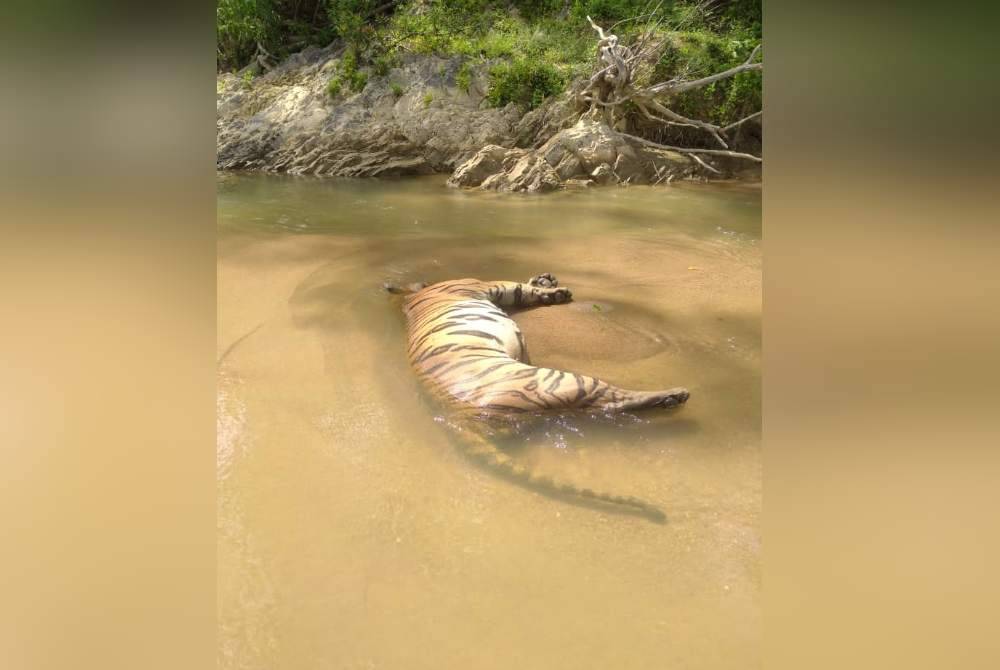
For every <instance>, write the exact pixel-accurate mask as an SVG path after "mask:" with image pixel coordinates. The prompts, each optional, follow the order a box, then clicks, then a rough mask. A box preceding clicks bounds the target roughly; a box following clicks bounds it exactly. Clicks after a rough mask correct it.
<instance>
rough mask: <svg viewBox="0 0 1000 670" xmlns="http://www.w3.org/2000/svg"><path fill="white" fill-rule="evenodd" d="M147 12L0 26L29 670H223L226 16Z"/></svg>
mask: <svg viewBox="0 0 1000 670" xmlns="http://www.w3.org/2000/svg"><path fill="white" fill-rule="evenodd" d="M139 11H142V12H143V14H137V15H135V16H131V17H128V16H122V15H117V14H114V13H110V12H108V11H107V10H106V9H104V10H102V11H98V8H96V7H89V6H88V5H86V4H79V3H75V4H70V3H66V4H65V5H58V4H57V5H53V4H51V3H43V4H42V5H39V6H37V7H35V8H34V9H32V8H31V7H28V6H21V7H19V8H18V11H17V12H16V13H11V14H9V15H6V16H5V17H4V19H3V21H2V22H0V24H2V26H3V28H0V30H2V31H3V34H2V35H0V43H2V44H3V51H4V58H3V59H0V82H2V85H3V89H4V94H3V96H2V97H3V102H2V103H0V109H2V112H0V176H2V178H0V212H2V215H0V220H2V238H0V239H2V242H0V310H2V311H3V317H2V319H0V450H2V454H3V459H2V463H0V510H2V511H0V515H2V521H0V546H2V547H3V549H2V550H0V580H2V587H0V591H2V593H3V598H2V600H3V604H2V605H0V659H2V661H0V664H2V665H3V667H5V668H11V669H12V670H15V669H17V670H21V669H25V670H26V669H28V668H30V669H32V670H36V669H39V670H41V669H46V668H80V669H83V668H95V669H96V668H100V669H101V670H110V669H112V668H123V669H124V668H129V669H132V668H163V669H164V670H168V669H169V670H177V669H179V668H192V669H193V668H210V667H213V666H214V664H215V649H214V647H215V622H214V619H215V574H214V572H215V537H214V536H215V523H214V514H215V504H214V502H215V501H214V492H215V488H214V483H215V478H214V464H215V457H214V444H215V422H214V408H215V402H214V395H215V393H214V390H215V376H214V365H215V337H214V334H215V178H214V175H215V171H214V146H215V145H214V134H215V124H214V106H213V104H212V101H213V95H214V93H213V90H214V88H213V79H214V70H215V66H214V48H215V45H214V40H215V36H214V18H213V7H212V5H205V6H204V7H202V8H199V9H196V10H194V12H193V13H191V12H188V11H186V10H185V9H184V7H183V6H175V7H172V8H171V9H170V10H167V9H159V10H156V12H155V14H153V15H146V14H145V13H146V12H149V13H150V14H152V13H153V9H152V8H147V9H141V10H139ZM5 14H7V12H5ZM190 26H196V28H195V29H192V28H190Z"/></svg>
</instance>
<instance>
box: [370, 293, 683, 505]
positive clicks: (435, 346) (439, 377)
mask: <svg viewBox="0 0 1000 670" xmlns="http://www.w3.org/2000/svg"><path fill="white" fill-rule="evenodd" d="M384 288H385V289H386V290H388V291H389V292H390V293H393V294H396V295H400V296H403V298H402V310H403V313H404V314H405V316H406V323H407V339H408V347H407V356H408V359H409V363H410V366H411V367H412V368H413V371H414V372H415V373H416V376H417V377H418V378H419V380H420V382H422V385H423V386H424V387H425V388H426V390H427V391H428V392H429V393H430V395H431V396H432V397H433V398H434V399H436V400H437V401H438V402H439V403H440V404H441V405H442V406H443V407H444V408H446V410H447V413H448V415H449V417H448V420H447V424H448V426H449V427H450V428H451V429H452V430H453V431H454V432H455V433H457V435H458V436H459V437H460V438H461V439H460V440H459V442H460V443H462V444H463V446H464V450H465V452H466V454H467V455H468V456H470V457H471V458H473V459H474V460H476V461H478V462H480V463H481V464H483V465H485V466H486V467H488V468H491V469H492V470H494V471H496V472H498V473H500V474H503V475H506V476H507V477H509V478H511V479H513V480H515V481H517V482H519V483H521V484H523V485H527V486H529V487H534V488H536V489H539V490H542V491H544V492H547V493H550V494H556V495H559V496H569V497H571V498H576V499H587V500H590V501H591V502H595V503H596V504H598V505H604V504H606V505H611V506H614V507H617V508H618V509H620V510H623V511H627V512H628V511H630V512H632V513H636V514H640V515H643V516H647V517H649V518H651V519H653V520H655V521H659V522H663V521H665V520H666V515H665V514H664V512H663V511H662V510H661V509H660V508H659V507H657V506H655V505H653V504H652V503H649V502H647V501H645V500H641V499H639V498H634V497H631V496H621V495H615V494H611V493H605V492H599V491H594V490H592V489H589V488H581V487H578V486H575V485H574V484H571V483H569V482H565V481H560V480H557V479H555V478H552V477H550V476H547V475H543V474H540V473H537V472H534V471H532V470H530V469H528V468H526V467H524V466H523V465H520V464H518V463H517V462H515V460H514V459H513V458H511V456H510V455H508V454H507V453H505V452H504V451H502V450H501V449H499V448H498V447H497V446H496V445H495V444H494V441H493V439H491V438H492V437H496V436H497V435H498V434H500V435H505V434H510V433H512V432H515V433H516V432H518V431H519V430H521V429H523V427H524V426H525V425H530V423H531V421H524V420H523V419H525V418H529V419H530V418H537V417H541V416H545V415H547V414H552V413H564V412H567V411H569V412H601V413H605V414H616V413H621V412H632V411H636V410H648V409H654V408H664V409H670V408H679V407H681V406H683V405H684V404H685V403H686V402H687V400H688V398H689V397H690V394H689V392H688V390H687V389H686V388H682V387H677V388H671V389H668V390H665V391H631V390H626V389H622V388H618V387H616V386H614V385H612V384H609V383H608V382H605V381H602V380H600V379H597V378H594V377H588V376H585V375H581V374H577V373H573V372H565V371H562V370H556V369H553V368H547V367H536V366H534V365H532V364H531V362H530V360H529V356H528V350H527V346H526V344H525V341H524V337H523V335H522V334H521V330H520V328H518V326H517V323H515V322H514V320H513V319H512V318H511V317H510V315H509V312H512V311H515V310H518V309H526V308H532V307H537V306H548V305H559V304H564V303H567V302H570V301H571V300H572V298H573V293H572V291H570V290H569V289H568V288H565V287H561V286H559V281H558V280H557V279H556V277H555V276H554V275H552V274H551V273H543V274H540V275H537V276H535V277H532V278H531V279H529V280H528V281H527V282H525V283H520V282H511V281H480V280H478V279H455V280H451V281H442V282H439V283H435V284H431V285H427V284H412V285H410V286H409V287H407V288H401V287H399V286H396V285H393V284H388V283H387V284H385V285H384ZM505 310H506V311H505Z"/></svg>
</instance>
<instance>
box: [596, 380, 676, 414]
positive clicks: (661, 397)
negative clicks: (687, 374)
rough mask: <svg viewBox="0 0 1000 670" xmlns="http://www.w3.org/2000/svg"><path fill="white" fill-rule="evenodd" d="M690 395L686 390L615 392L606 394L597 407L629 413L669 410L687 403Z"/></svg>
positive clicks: (608, 410)
mask: <svg viewBox="0 0 1000 670" xmlns="http://www.w3.org/2000/svg"><path fill="white" fill-rule="evenodd" d="M689 397H691V394H690V393H689V392H688V390H687V389H686V388H683V387H680V386H678V387H677V388H672V389H667V390H665V391H626V390H620V389H619V390H616V391H615V392H612V393H610V394H606V396H605V398H606V400H605V398H602V400H604V401H603V402H597V403H595V404H594V406H595V407H599V408H601V409H603V410H605V411H607V412H631V411H636V410H642V409H657V408H660V409H670V408H672V407H680V406H681V405H683V404H684V403H686V402H687V401H688V398H689Z"/></svg>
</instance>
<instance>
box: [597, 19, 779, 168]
mask: <svg viewBox="0 0 1000 670" xmlns="http://www.w3.org/2000/svg"><path fill="white" fill-rule="evenodd" d="M653 14H655V11H654V12H651V13H650V16H652V15H653ZM637 18H644V17H637ZM587 21H588V22H589V23H590V25H591V27H592V28H593V29H594V31H595V32H596V33H597V37H598V42H597V64H596V66H595V68H594V70H595V71H594V73H593V75H591V77H590V79H589V80H588V81H587V83H586V84H585V86H584V87H583V89H582V91H581V92H580V93H579V100H580V101H581V102H582V103H584V104H585V105H588V104H589V111H588V112H587V113H589V114H590V116H591V118H594V119H595V120H596V119H600V120H603V121H604V122H605V123H606V124H608V126H610V127H612V128H614V127H616V123H617V121H618V120H619V119H620V118H621V117H622V116H623V115H624V114H625V113H626V107H625V106H624V105H625V103H631V105H630V107H631V106H634V108H635V109H637V110H638V111H639V113H641V114H642V115H643V117H644V118H646V119H647V120H649V121H653V122H655V123H658V124H662V125H665V126H679V127H687V128H697V129H699V130H702V131H704V132H705V133H707V134H708V135H709V136H710V137H711V138H712V139H713V140H714V141H715V142H716V143H717V144H718V145H719V146H720V147H721V148H720V149H689V148H684V147H675V146H667V145H664V144H659V143H657V142H653V141H651V140H647V139H644V138H640V137H635V136H634V135H630V136H631V137H633V138H634V139H636V140H637V141H639V142H640V143H642V144H645V145H647V146H651V147H657V148H662V149H669V150H671V151H676V152H678V153H682V154H685V155H688V156H690V157H691V159H692V160H694V161H695V162H696V163H698V164H699V165H701V166H702V167H703V168H705V169H706V170H709V171H710V172H714V173H717V174H718V173H719V170H718V169H716V168H715V167H713V166H712V165H711V164H709V163H708V161H707V160H704V158H703V157H704V156H726V157H729V158H737V159H742V160H749V161H754V162H757V163H760V162H762V159H761V157H759V156H754V155H752V154H747V153H742V152H738V151H732V150H731V149H730V146H729V144H730V140H729V139H728V137H727V135H728V133H730V131H732V130H734V129H736V128H738V127H739V126H741V125H742V124H744V123H746V122H747V121H750V120H753V119H757V118H760V117H761V115H762V114H763V111H758V112H754V113H753V114H751V115H749V116H747V117H745V118H743V119H740V120H739V121H736V122H735V123H730V124H728V125H726V126H718V125H715V124H713V123H709V122H707V121H701V120H699V119H690V118H687V117H685V116H682V115H681V114H678V113H677V112H675V111H673V110H672V109H670V107H669V106H668V104H669V102H670V100H671V99H672V98H673V97H674V96H677V95H679V94H681V93H684V92H685V91H691V90H694V89H698V88H702V87H704V86H708V85H709V84H712V83H714V82H717V81H721V80H723V79H728V78H730V77H734V76H736V75H737V74H740V73H741V72H752V71H763V69H764V64H763V63H762V62H760V61H758V60H757V56H758V54H759V53H760V46H759V45H758V46H757V47H756V48H755V49H754V50H753V51H752V52H751V54H750V56H749V57H748V58H747V59H746V61H745V62H743V63H741V64H740V65H737V66H735V67H732V68H729V69H728V70H725V71H723V72H719V73H716V74H713V75H710V76H707V77H701V78H699V79H693V80H687V79H683V78H680V77H679V78H675V79H671V80H669V81H662V82H657V83H654V84H649V85H645V86H639V85H637V84H636V83H635V82H636V72H635V69H636V67H637V66H638V65H639V64H640V63H642V62H644V61H645V60H648V59H649V58H650V57H651V56H652V55H653V53H654V52H655V50H656V49H657V45H656V44H655V40H654V33H655V31H656V29H657V28H659V26H660V23H659V20H654V21H653V22H652V23H651V24H650V25H647V26H646V29H645V30H644V31H643V32H642V33H641V34H640V36H639V37H638V38H637V39H636V41H635V43H634V44H632V45H625V44H622V43H621V41H620V40H619V38H618V36H617V35H615V34H613V33H611V32H610V31H606V30H604V29H603V28H602V27H601V26H599V25H597V24H596V23H594V20H593V19H591V18H590V17H589V16H588V17H587ZM616 25H617V24H616ZM612 28H614V26H612ZM625 134H628V133H625Z"/></svg>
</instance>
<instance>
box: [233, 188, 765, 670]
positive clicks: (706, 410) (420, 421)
mask: <svg viewBox="0 0 1000 670" xmlns="http://www.w3.org/2000/svg"><path fill="white" fill-rule="evenodd" d="M442 182H443V180H442V179H440V178H436V177H435V178H428V179H411V180H405V181H381V182H379V181H319V180H310V179H292V178H283V177H264V176H236V175H225V176H223V177H222V178H221V179H220V186H219V266H218V267H219V269H218V277H219V288H218V291H219V329H218V332H219V342H218V351H219V356H220V359H221V362H220V372H219V375H220V376H219V396H220V400H219V412H220V419H219V421H220V438H219V464H220V465H219V501H220V502H219V571H220V592H219V616H220V633H219V634H220V666H221V667H223V668H275V667H283V668H304V667H332V668H408V669H409V668H424V667H426V668H451V667H472V668H510V667H523V668H553V667H568V666H573V667H579V668H607V667H629V668H631V667H651V668H653V667H655V668H660V667H678V666H680V667H687V666H690V667H699V668H701V667H740V668H742V667H747V666H755V665H759V661H758V660H757V659H758V648H759V623H760V614H759V592H760V570H759V558H760V548H759V532H760V528H759V512H760V390H759V387H760V248H759V240H760V194H759V191H752V190H748V189H745V188H739V189H736V188H728V189H723V188H719V187H711V188H708V187H672V188H656V189H653V188H639V187H634V188H629V189H602V190H598V191H587V192H580V193H558V194H554V195H550V196H545V197H532V196H511V195H503V194H483V193H466V192H458V191H453V190H448V189H445V188H443V186H442ZM540 272H552V273H554V274H556V275H557V276H558V277H559V279H560V283H561V284H562V285H565V286H568V287H570V288H571V289H572V290H573V293H574V298H575V301H576V302H574V303H572V304H570V305H563V306H555V307H550V308H542V309H536V310H532V311H528V312H523V313H520V314H518V315H517V317H516V319H517V321H518V323H519V325H520V327H521V330H522V331H523V333H524V336H525V339H526V341H527V345H528V348H529V350H530V352H531V357H532V361H533V362H534V363H535V364H539V365H545V366H549V367H557V368H561V369H566V370H571V371H577V372H582V373H586V374H590V375H593V376H597V377H600V378H602V379H606V380H608V381H609V382H613V383H616V384H619V385H621V386H624V387H627V388H636V389H657V388H666V387H670V386H677V385H683V386H686V387H687V388H688V389H689V390H690V391H691V400H690V401H689V403H688V405H687V407H685V408H684V409H682V410H681V411H679V412H677V413H651V414H650V413H646V414H642V415H635V416H625V417H621V418H619V419H618V420H616V421H613V422H608V421H600V420H594V419H589V418H580V417H572V416H560V417H553V418H551V419H550V420H548V421H546V422H545V423H544V424H543V425H541V426H540V427H538V429H537V430H534V431H532V432H530V433H529V434H527V435H525V436H523V437H522V438H520V439H518V440H516V441H515V442H514V443H511V444H506V445H505V446H506V447H507V448H508V449H509V450H510V452H511V453H512V454H514V455H515V456H516V458H518V459H519V460H520V461H522V462H523V463H525V464H526V465H530V466H531V467H533V468H536V469H538V470H541V471H544V472H549V473H552V474H557V475H559V477H560V478H561V479H567V480H570V481H573V482H574V483H577V484H580V485H582V486H590V487H593V488H600V489H603V490H609V491H615V492H619V493H625V494H629V495H635V496H638V497H641V498H644V499H648V500H650V501H653V502H655V503H656V504H658V505H659V506H661V507H663V508H664V509H665V510H666V512H667V515H668V518H669V522H668V523H667V524H666V525H656V524H653V523H649V522H648V521H645V520H643V519H641V518H636V517H630V516H621V515H615V514H611V513H608V512H606V511H596V510H594V509H588V508H585V507H582V506H578V505H571V504H567V503H566V502H560V501H556V500H552V499H550V498H547V497H544V496H541V495H538V494H537V493H534V492H531V491H527V490H525V489H523V488H520V487H518V486H516V485H514V484H511V483H509V482H507V481H505V480H502V479H497V478H495V477H493V476H491V475H490V473H489V472H488V471H484V470H482V469H479V468H477V467H475V466H474V465H472V464H471V463H469V462H468V461H466V460H464V459H463V458H462V457H461V456H460V454H459V453H458V452H457V450H455V449H454V448H453V445H452V443H451V441H450V437H449V435H448V433H447V432H446V431H445V430H444V429H443V427H442V426H440V425H439V424H438V422H436V421H435V418H436V417H438V415H439V414H440V410H439V408H437V407H436V406H434V405H432V404H430V403H429V402H428V401H426V400H425V399H424V397H423V395H422V394H421V392H420V389H419V387H418V385H417V383H416V380H415V379H414V378H413V376H412V374H410V371H409V368H408V366H407V363H406V357H405V330H404V323H403V319H402V315H401V314H400V313H399V312H398V311H397V309H396V307H394V306H393V304H392V303H391V301H390V300H388V299H387V297H386V295H385V294H384V293H383V292H382V291H381V289H380V286H381V284H382V282H384V281H394V282H398V283H407V282H412V281H431V282H433V281H438V280H442V279H453V278H459V277H466V276H468V277H479V278H483V279H512V280H522V281H523V280H525V279H527V278H528V277H530V276H533V275H536V274H538V273H540Z"/></svg>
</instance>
